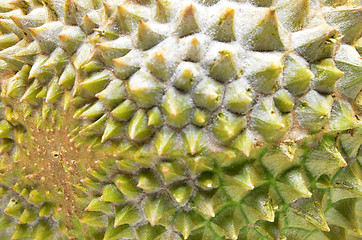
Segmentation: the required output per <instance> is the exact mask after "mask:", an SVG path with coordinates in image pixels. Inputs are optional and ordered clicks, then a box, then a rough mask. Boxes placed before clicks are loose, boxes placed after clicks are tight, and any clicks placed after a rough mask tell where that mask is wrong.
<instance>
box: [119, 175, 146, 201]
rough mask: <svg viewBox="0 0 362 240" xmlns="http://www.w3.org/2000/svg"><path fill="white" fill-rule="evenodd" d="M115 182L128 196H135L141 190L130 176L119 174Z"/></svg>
mask: <svg viewBox="0 0 362 240" xmlns="http://www.w3.org/2000/svg"><path fill="white" fill-rule="evenodd" d="M113 182H114V184H116V186H117V188H118V189H119V190H120V191H121V192H122V193H123V194H124V195H125V196H126V197H127V198H135V197H137V196H138V194H139V193H140V192H141V191H140V189H139V188H137V182H136V181H135V180H134V179H132V178H131V177H129V176H126V175H123V174H119V175H117V176H116V177H115V178H114V180H113Z"/></svg>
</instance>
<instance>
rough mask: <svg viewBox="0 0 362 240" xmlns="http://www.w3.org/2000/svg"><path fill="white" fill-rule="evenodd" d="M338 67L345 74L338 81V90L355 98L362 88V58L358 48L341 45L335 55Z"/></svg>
mask: <svg viewBox="0 0 362 240" xmlns="http://www.w3.org/2000/svg"><path fill="white" fill-rule="evenodd" d="M334 61H335V64H336V67H337V68H338V69H340V70H341V71H342V72H343V73H344V75H343V77H341V78H340V79H339V80H338V82H337V87H338V90H339V91H340V92H341V93H342V94H343V95H345V96H346V97H348V98H355V97H356V96H357V94H358V93H359V92H360V91H361V90H362V78H361V69H362V60H361V57H360V55H359V54H358V52H357V51H356V49H355V48H354V47H352V46H349V45H344V44H343V45H341V46H340V47H339V48H338V50H337V51H336V55H335V57H334Z"/></svg>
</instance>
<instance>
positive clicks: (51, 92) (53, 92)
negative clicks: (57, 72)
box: [45, 77, 63, 103]
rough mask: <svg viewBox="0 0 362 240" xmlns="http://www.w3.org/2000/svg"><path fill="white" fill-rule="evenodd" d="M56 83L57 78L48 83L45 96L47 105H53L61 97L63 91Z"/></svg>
mask: <svg viewBox="0 0 362 240" xmlns="http://www.w3.org/2000/svg"><path fill="white" fill-rule="evenodd" d="M58 82H59V79H58V77H54V78H53V80H52V81H51V82H50V84H49V88H48V91H47V95H46V97H45V101H46V102H47V103H55V102H57V101H58V100H59V99H60V97H61V96H62V95H63V89H62V88H61V87H60V86H59V83H58Z"/></svg>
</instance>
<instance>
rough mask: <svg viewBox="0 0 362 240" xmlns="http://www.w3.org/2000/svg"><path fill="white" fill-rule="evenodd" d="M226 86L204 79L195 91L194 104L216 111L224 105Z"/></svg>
mask: <svg viewBox="0 0 362 240" xmlns="http://www.w3.org/2000/svg"><path fill="white" fill-rule="evenodd" d="M223 95H224V86H223V85H221V84H220V83H218V82H216V81H214V80H212V79H208V78H207V79H204V80H203V81H201V82H200V83H199V84H198V85H197V86H196V88H195V90H194V96H193V97H194V102H195V104H196V105H198V106H200V107H204V108H207V109H208V110H210V111H214V110H215V109H216V108H217V107H219V106H220V105H221V103H222V97H223Z"/></svg>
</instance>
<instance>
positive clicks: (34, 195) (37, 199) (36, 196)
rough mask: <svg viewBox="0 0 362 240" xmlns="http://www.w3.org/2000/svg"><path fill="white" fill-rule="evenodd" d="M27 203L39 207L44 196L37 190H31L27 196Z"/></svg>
mask: <svg viewBox="0 0 362 240" xmlns="http://www.w3.org/2000/svg"><path fill="white" fill-rule="evenodd" d="M28 199H29V202H31V203H32V204H35V205H40V204H41V203H43V202H44V201H45V195H44V194H43V193H42V192H39V191H38V190H35V189H34V190H31V191H30V194H29V198H28Z"/></svg>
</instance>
